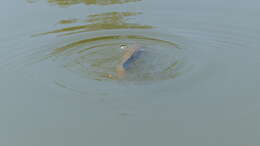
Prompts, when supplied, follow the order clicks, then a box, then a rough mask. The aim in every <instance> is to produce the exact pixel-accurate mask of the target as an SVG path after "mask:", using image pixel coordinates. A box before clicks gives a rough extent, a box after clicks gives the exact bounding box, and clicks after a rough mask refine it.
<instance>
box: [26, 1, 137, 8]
mask: <svg viewBox="0 0 260 146" xmlns="http://www.w3.org/2000/svg"><path fill="white" fill-rule="evenodd" d="M37 1H39V0H27V2H29V3H34V2H37ZM138 1H141V0H48V2H49V3H51V4H56V5H59V6H62V7H64V6H70V5H76V4H81V3H82V4H86V5H114V4H124V3H130V2H138Z"/></svg>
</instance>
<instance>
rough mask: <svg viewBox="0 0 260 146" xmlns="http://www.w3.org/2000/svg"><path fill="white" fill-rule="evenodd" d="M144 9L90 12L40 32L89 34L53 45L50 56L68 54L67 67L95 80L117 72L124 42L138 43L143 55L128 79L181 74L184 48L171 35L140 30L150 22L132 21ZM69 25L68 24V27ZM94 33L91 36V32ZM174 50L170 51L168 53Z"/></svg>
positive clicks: (101, 1)
mask: <svg viewBox="0 0 260 146" xmlns="http://www.w3.org/2000/svg"><path fill="white" fill-rule="evenodd" d="M135 1H137V0H73V1H72V0H69V1H65V0H49V1H48V2H49V3H55V4H58V5H61V6H68V5H73V4H78V3H85V4H96V5H109V4H123V3H127V2H135ZM141 14H142V13H141V12H118V11H112V12H106V13H98V14H91V15H88V17H87V18H86V19H73V18H72V19H64V20H60V21H58V24H59V25H60V26H62V28H59V29H56V30H52V31H49V32H43V33H39V34H37V35H35V36H39V35H50V34H57V36H58V37H67V36H69V37H70V38H73V37H74V36H76V35H78V34H84V35H87V37H85V38H80V39H76V40H74V39H73V40H74V41H72V42H69V43H67V44H60V46H56V47H54V48H53V51H52V52H51V53H50V54H49V55H48V56H47V58H50V57H54V56H55V58H57V57H58V58H59V57H64V56H65V57H66V61H65V63H64V66H65V67H66V68H67V69H70V70H73V71H76V72H78V73H81V74H84V75H87V76H88V77H90V78H92V79H97V80H103V79H107V76H106V75H107V74H112V75H115V74H116V71H115V67H116V66H117V65H118V63H119V62H120V60H121V56H122V55H123V51H122V50H121V49H120V46H121V45H131V44H139V45H140V46H141V47H142V49H144V52H145V53H144V55H143V56H142V57H141V59H138V61H136V62H135V63H134V65H133V67H132V69H129V70H128V71H127V72H128V74H127V76H126V78H125V80H128V81H144V80H166V79H171V78H174V77H175V76H176V75H177V74H178V73H179V67H180V65H181V64H182V61H183V60H182V59H180V57H178V56H179V55H180V54H181V49H180V47H179V46H178V45H179V44H178V43H175V42H174V41H175V40H174V39H172V38H167V37H165V38H167V39H165V38H162V36H158V35H157V36H155V35H154V34H151V33H147V31H146V32H140V31H138V30H149V29H152V28H154V26H151V25H141V24H138V23H134V22H129V20H130V19H129V18H133V17H134V16H138V15H141ZM66 25H67V26H66ZM89 33H91V35H88V34H89ZM168 52H171V53H168Z"/></svg>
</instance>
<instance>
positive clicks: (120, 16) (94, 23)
mask: <svg viewBox="0 0 260 146" xmlns="http://www.w3.org/2000/svg"><path fill="white" fill-rule="evenodd" d="M140 14H141V13H136V12H109V13H101V14H94V15H89V16H88V18H87V19H86V20H78V19H69V20H61V21H59V24H72V23H76V22H81V23H88V24H86V25H76V26H71V27H65V28H62V29H57V30H53V31H50V32H45V33H41V34H42V35H44V34H52V33H63V35H71V34H76V33H82V32H90V31H99V30H111V29H151V28H153V26H150V25H140V24H135V23H129V22H127V20H128V19H127V18H128V17H130V16H136V15H140Z"/></svg>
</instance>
